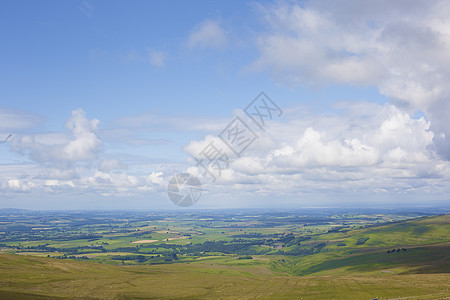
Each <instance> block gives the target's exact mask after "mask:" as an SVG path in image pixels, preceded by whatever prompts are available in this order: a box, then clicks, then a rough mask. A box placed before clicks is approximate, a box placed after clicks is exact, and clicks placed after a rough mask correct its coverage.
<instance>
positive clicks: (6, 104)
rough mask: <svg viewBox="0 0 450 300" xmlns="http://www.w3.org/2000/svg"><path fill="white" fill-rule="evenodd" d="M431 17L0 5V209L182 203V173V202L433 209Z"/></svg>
mask: <svg viewBox="0 0 450 300" xmlns="http://www.w3.org/2000/svg"><path fill="white" fill-rule="evenodd" d="M449 15H450V3H449V2H448V1H415V0H411V1H409V0H408V1H385V0H380V1H356V0H346V1H342V0H336V1H329V0H323V1H315V0H311V1H207V0H205V1H181V0H180V1H94V0H89V1H56V0H54V1H20V0H19V1H1V3H0V208H1V207H3V208H28V209H146V210H148V209H183V208H179V207H178V206H176V205H174V203H172V202H171V200H170V199H169V196H170V195H168V192H167V188H168V185H169V183H171V182H172V183H173V181H171V180H173V179H174V176H175V178H179V177H176V175H177V174H184V173H189V174H191V175H192V176H193V178H197V179H198V180H199V182H200V183H201V190H200V192H201V193H200V197H199V198H198V197H197V198H195V201H197V202H196V203H195V204H194V205H193V206H191V207H190V208H194V209H195V208H199V209H202V208H285V207H286V208H300V207H318V206H320V207H360V206H361V207H362V206H368V205H369V206H370V205H373V206H379V207H389V206H411V205H422V206H427V205H437V206H439V205H444V204H447V205H448V203H449V202H450V201H449V200H450V161H449V160H450V121H449V118H448V116H450V101H449V99H450V85H449V84H448V82H449V81H450V19H449V18H448V16H449ZM262 92H263V94H261V93H262ZM183 188H185V187H183ZM186 191H187V193H188V192H189V189H188V190H184V189H183V190H182V191H181V190H180V193H182V192H183V193H185V192H186ZM191 191H192V189H191ZM197 194H199V193H197ZM189 195H190V194H189ZM195 201H194V202H195Z"/></svg>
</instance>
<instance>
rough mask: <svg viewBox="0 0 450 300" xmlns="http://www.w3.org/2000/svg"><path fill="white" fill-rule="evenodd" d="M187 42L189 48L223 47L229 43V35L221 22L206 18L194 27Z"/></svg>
mask: <svg viewBox="0 0 450 300" xmlns="http://www.w3.org/2000/svg"><path fill="white" fill-rule="evenodd" d="M187 44H188V47H189V48H201V49H204V48H222V47H224V46H226V44H227V35H226V33H225V31H224V29H223V28H222V27H221V26H220V24H219V22H217V21H212V20H206V21H204V22H202V23H200V24H198V25H197V26H196V27H195V28H194V30H193V31H192V32H191V34H190V35H189V37H188V42H187Z"/></svg>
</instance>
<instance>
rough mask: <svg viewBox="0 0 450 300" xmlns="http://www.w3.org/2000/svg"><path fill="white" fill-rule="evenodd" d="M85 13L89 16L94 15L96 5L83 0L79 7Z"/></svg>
mask: <svg viewBox="0 0 450 300" xmlns="http://www.w3.org/2000/svg"><path fill="white" fill-rule="evenodd" d="M78 8H79V9H80V10H81V12H82V13H83V14H85V15H86V16H87V17H89V18H90V17H92V13H93V11H94V6H93V5H92V4H90V3H89V2H87V1H83V3H81V5H80V6H79V7H78Z"/></svg>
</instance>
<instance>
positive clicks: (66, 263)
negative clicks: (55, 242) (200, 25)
mask: <svg viewBox="0 0 450 300" xmlns="http://www.w3.org/2000/svg"><path fill="white" fill-rule="evenodd" d="M449 225H450V217H449V216H439V217H431V218H422V219H417V220H411V221H404V222H399V223H393V224H388V225H382V226H377V227H370V228H366V229H360V230H354V231H351V232H346V233H336V234H332V235H324V236H318V237H317V238H316V240H321V239H327V240H328V245H330V246H327V247H326V248H324V250H326V249H327V248H328V247H329V250H330V251H329V252H324V253H319V254H316V255H312V256H305V257H292V256H290V257H286V256H283V257H281V256H269V257H267V256H266V257H255V259H253V260H236V259H234V258H231V257H216V258H214V259H202V260H199V261H198V262H195V263H189V264H188V263H180V264H171V265H154V266H111V265H106V264H98V263H92V262H82V261H71V260H58V259H51V258H46V257H31V256H20V255H9V254H1V255H0V298H1V299H32V298H33V299H39V296H40V297H42V299H43V298H44V297H45V298H47V299H48V298H49V297H61V296H65V297H70V298H74V297H79V298H83V299H85V298H89V297H92V298H104V299H112V298H118V299H120V298H164V297H166V298H183V299H189V298H196V299H198V298H234V299H236V298H240V299H245V298H247V299H249V298H262V299H266V298H267V299H292V298H300V297H303V298H304V299H372V298H375V297H379V298H381V297H383V299H386V298H388V297H389V298H398V297H412V296H418V298H415V299H450V292H449V290H448V289H450V274H449V270H450V265H449V261H450V259H449V255H450V254H449V251H448V249H449V248H450V243H449V242H448V241H449V238H450V234H449V233H450V230H449ZM360 237H369V238H370V239H369V240H368V242H366V243H365V244H364V245H360V246H355V242H356V240H357V239H358V238H360ZM338 240H344V241H345V242H346V243H347V246H346V247H342V248H339V250H337V251H331V250H334V249H335V248H333V243H335V242H336V241H338ZM369 241H370V243H369ZM426 243H427V244H426ZM394 246H395V248H397V246H398V247H407V248H408V251H406V252H401V253H398V254H397V253H395V254H392V255H391V254H390V255H388V254H386V249H390V248H394ZM282 259H284V262H283V261H282ZM288 274H291V275H288ZM292 274H297V275H308V276H302V277H297V276H292Z"/></svg>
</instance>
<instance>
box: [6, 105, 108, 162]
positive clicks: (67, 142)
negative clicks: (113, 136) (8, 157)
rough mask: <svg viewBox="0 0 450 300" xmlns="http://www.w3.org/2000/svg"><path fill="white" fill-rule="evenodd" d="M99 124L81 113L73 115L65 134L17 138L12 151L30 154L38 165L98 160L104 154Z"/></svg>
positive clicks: (80, 111)
mask: <svg viewBox="0 0 450 300" xmlns="http://www.w3.org/2000/svg"><path fill="white" fill-rule="evenodd" d="M98 124H99V121H98V120H97V119H93V120H89V119H88V118H87V117H86V114H85V112H84V111H83V110H82V109H77V110H74V111H72V116H71V117H70V118H69V119H68V120H67V122H66V127H67V128H68V129H69V130H70V134H67V133H64V132H58V133H42V134H33V135H18V136H14V137H13V139H12V142H11V149H12V150H13V151H15V152H18V153H21V154H28V155H29V157H30V158H31V159H32V160H34V161H37V162H48V163H65V162H66V163H70V162H79V161H88V160H93V159H95V158H96V155H97V154H98V153H99V152H100V151H101V150H102V142H101V140H100V138H99V137H98V136H97V130H98Z"/></svg>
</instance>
